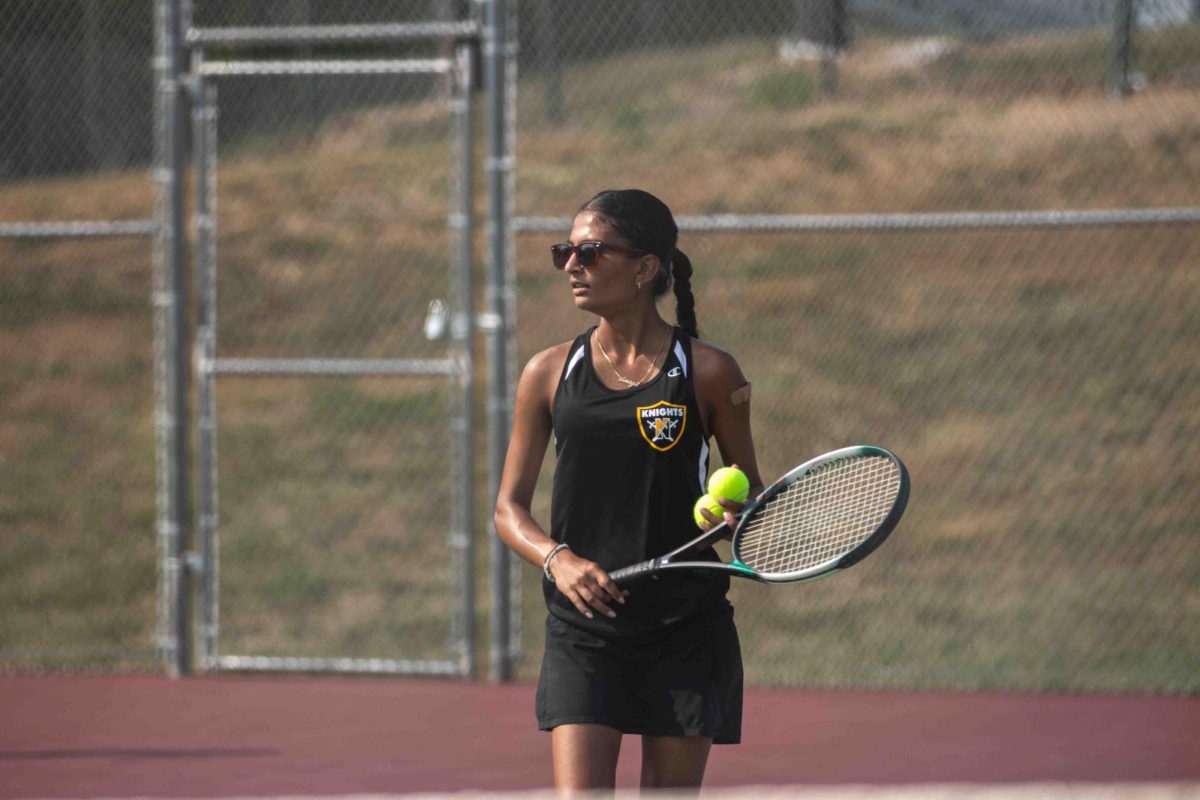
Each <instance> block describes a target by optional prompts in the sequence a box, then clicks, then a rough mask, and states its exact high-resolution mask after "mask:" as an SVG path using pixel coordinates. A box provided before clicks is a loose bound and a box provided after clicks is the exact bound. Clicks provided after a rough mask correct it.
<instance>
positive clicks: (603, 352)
mask: <svg viewBox="0 0 1200 800" xmlns="http://www.w3.org/2000/svg"><path fill="white" fill-rule="evenodd" d="M669 341H671V337H670V335H668V336H667V338H666V339H664V340H663V343H662V347H660V348H658V352H657V353H655V354H654V358H652V359H650V366H649V367H647V368H646V373H645V374H644V375H642V379H641V380H640V381H631V380H630V379H629V378H626V377H625V376H624V375H622V374H621V371H620V370H619V369H617V365H616V364H614V363H613V360H612V359H611V358H609V357H608V351H607V350H605V349H604V344H603V343H602V342H601V341H600V331H596V346H597V347H599V348H600V354H601V355H602V356H604V360H605V361H607V362H608V365H609V366H610V367H612V371H613V374H614V375H616V376H617V380H619V381H620V382H621V383H627V384H629V385H630V386H641V385H642V384H643V383H645V381H646V378H649V377H650V373H651V372H652V371H653V370H654V365H655V364H656V363H658V357H659V356H661V355H662V354H663V350H666V349H667V342H669Z"/></svg>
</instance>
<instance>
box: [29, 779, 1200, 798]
mask: <svg viewBox="0 0 1200 800" xmlns="http://www.w3.org/2000/svg"><path fill="white" fill-rule="evenodd" d="M572 797H578V798H584V800H586V798H587V797H589V796H588V795H572ZM594 797H595V798H597V800H599V798H601V797H604V798H614V795H613V794H611V793H608V794H603V793H601V794H596V795H594ZM638 797H641V798H654V800H682V798H684V797H694V795H686V794H677V793H675V792H670V791H665V792H638V791H637V790H634V789H627V790H626V789H618V790H617V792H616V795H615V800H634V798H638ZM701 798H702V800H1200V783H1014V784H975V783H937V784H911V785H904V786H874V785H872V786H853V785H842V786H747V787H741V788H711V789H705V790H704V791H703V792H702V793H701ZM23 800H48V799H43V798H24V799H23ZM88 800H159V798H157V797H153V796H138V797H120V798H118V797H102V798H100V797H97V798H88ZM176 800H556V798H555V795H554V792H553V791H550V790H532V789H531V790H524V791H505V792H480V791H463V792H450V793H441V792H439V793H429V792H424V793H416V794H346V795H280V796H277V797H261V796H258V797H240V796H229V797H223V798H211V797H210V798H182V799H176Z"/></svg>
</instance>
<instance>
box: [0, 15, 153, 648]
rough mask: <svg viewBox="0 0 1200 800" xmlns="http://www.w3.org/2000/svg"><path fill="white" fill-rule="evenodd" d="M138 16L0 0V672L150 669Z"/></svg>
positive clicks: (149, 342)
mask: <svg viewBox="0 0 1200 800" xmlns="http://www.w3.org/2000/svg"><path fill="white" fill-rule="evenodd" d="M152 18H153V8H152V6H151V5H150V4H149V3H139V2H127V1H124V0H121V1H118V0H113V1H112V2H104V3H99V2H95V3H79V2H70V3H67V2H59V3H49V2H42V1H41V0H37V1H34V0H13V1H12V2H6V3H2V4H0V665H4V666H13V667H19V668H28V669H36V668H42V667H55V668H60V669H61V668H90V667H95V666H97V665H106V666H110V667H111V666H130V667H136V668H154V667H155V666H156V662H155V652H154V626H155V614H156V610H155V585H156V580H157V563H156V561H157V553H156V544H155V537H154V506H155V467H154V464H155V460H154V451H155V447H154V412H153V409H154V380H153V374H154V368H153V365H154V334H153V325H152V314H151V303H150V297H151V290H152V285H153V279H152V274H151V252H152V248H151V241H150V238H149V236H150V234H151V233H152V231H153V224H152V222H151V217H152V215H153V205H154V203H153V188H152V185H151V182H150V180H149V175H148V164H149V161H150V157H151V153H152V150H153V130H154V117H153V114H152V100H153V93H152V91H151V86H152V82H153V78H152V75H153V73H152V69H151V58H152V54H153V39H154V29H153V19H152Z"/></svg>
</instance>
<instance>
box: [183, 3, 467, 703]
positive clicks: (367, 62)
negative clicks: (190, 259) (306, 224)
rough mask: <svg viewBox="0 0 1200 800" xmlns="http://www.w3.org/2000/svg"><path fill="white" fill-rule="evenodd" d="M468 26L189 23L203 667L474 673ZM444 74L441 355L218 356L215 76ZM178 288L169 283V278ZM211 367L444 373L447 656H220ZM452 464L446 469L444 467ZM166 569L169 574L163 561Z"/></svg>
mask: <svg viewBox="0 0 1200 800" xmlns="http://www.w3.org/2000/svg"><path fill="white" fill-rule="evenodd" d="M478 33H479V31H478V26H477V25H475V24H474V23H473V22H471V21H463V22H447V23H413V24H386V25H355V26H321V27H315V26H304V27H295V28H261V29H243V28H239V29H194V28H193V29H190V30H188V31H187V34H186V41H187V42H188V44H189V45H190V47H191V52H190V62H191V63H190V72H189V74H188V75H187V77H186V83H187V88H188V90H189V93H190V99H191V102H192V133H193V141H192V145H193V152H192V156H193V159H194V164H195V170H196V180H195V184H194V203H195V212H194V224H195V232H196V252H195V269H194V273H193V280H194V295H195V303H196V305H195V308H196V341H195V358H194V363H193V370H194V373H195V381H196V387H195V392H196V396H195V404H196V405H195V414H196V427H197V433H196V436H197V447H196V455H195V469H196V474H197V489H198V495H199V497H198V501H197V506H198V507H197V515H196V525H197V535H198V538H199V552H198V553H193V554H191V555H190V557H187V558H185V559H183V560H182V561H183V563H184V564H185V565H186V571H191V572H195V573H197V574H198V575H199V577H200V580H201V604H200V606H201V607H200V612H199V613H200V617H201V620H200V621H201V625H200V631H199V634H200V644H201V650H202V666H203V668H204V669H207V670H239V671H271V672H337V673H372V674H378V673H387V674H408V675H443V676H458V677H464V678H468V679H469V678H473V677H474V674H475V660H476V658H475V655H476V654H475V620H474V612H475V592H474V584H475V577H474V560H475V555H474V536H473V531H474V513H473V500H474V494H475V489H474V468H473V460H472V454H473V451H474V441H473V440H474V436H475V428H474V422H473V406H474V394H475V388H474V371H475V363H474V357H473V351H472V345H473V340H474V334H475V319H474V316H473V314H472V313H471V308H472V301H471V298H472V295H473V288H472V274H471V273H472V267H473V262H474V246H473V234H474V230H475V224H474V211H473V203H472V200H473V194H472V191H471V189H472V184H473V149H474V140H473V135H472V132H473V126H472V119H473V116H474V99H473V96H474V91H475V86H474V75H475V64H476V51H477V48H478ZM415 39H435V40H436V39H441V40H446V41H453V43H454V55H453V57H450V58H437V59H387V60H384V59H363V60H337V61H328V60H327V61H319V60H307V61H306V60H289V61H206V60H205V53H204V47H205V46H211V45H220V46H222V47H224V48H229V49H236V48H240V47H252V46H254V45H255V44H260V43H263V42H271V43H273V44H306V43H314V42H321V43H325V44H334V43H355V42H364V41H401V40H410V41H411V40H415ZM363 74H393V75H396V74H413V75H431V74H432V75H443V76H445V77H446V78H447V79H448V82H449V89H448V96H447V97H446V103H447V112H448V117H449V128H450V136H449V139H450V146H451V153H450V160H451V165H452V166H451V170H450V173H451V177H450V186H449V212H448V215H447V230H448V232H449V234H450V237H449V242H448V248H447V251H448V253H449V255H450V258H449V263H448V272H449V278H450V287H449V288H450V292H449V299H450V308H451V314H450V325H449V344H448V347H449V349H450V351H451V352H450V355H449V357H447V358H443V359H388V360H383V359H313V358H301V359H220V358H217V357H216V320H217V316H216V280H215V270H216V235H215V233H216V231H215V228H216V220H215V204H216V167H217V149H216V148H217V109H218V105H217V91H216V80H217V79H219V78H228V77H236V76H246V75H256V76H282V75H363ZM176 288H177V289H178V288H179V287H178V286H177V287H176ZM218 375H242V376H253V375H258V376H261V375H274V376H280V375H293V376H295V375H303V376H356V375H387V376H404V375H432V376H444V377H447V378H449V379H451V381H452V382H453V383H454V391H455V396H456V400H455V402H454V405H455V407H456V408H455V412H454V413H452V414H451V416H450V418H449V428H450V435H451V439H452V440H453V441H454V443H455V448H454V449H455V453H454V459H453V460H452V475H451V478H452V479H451V484H452V499H451V504H450V507H451V520H450V529H449V546H450V550H451V553H452V561H453V565H452V568H451V569H452V573H453V578H452V585H451V592H452V594H453V595H454V597H453V601H452V607H453V610H452V613H451V631H450V642H449V649H450V650H451V652H452V653H453V654H455V656H456V657H455V658H452V659H448V660H411V659H383V658H339V657H329V658H301V657H277V656H253V655H221V654H219V652H218V636H219V629H220V626H219V549H218V513H217V479H216V477H217V473H216V470H217V459H216V433H217V430H216V404H215V383H216V378H217V376H218ZM454 473H457V475H455V474H454ZM167 574H168V575H170V574H171V573H170V572H168V573H167ZM175 615H176V617H177V621H176V627H177V629H178V630H180V631H182V633H181V634H180V636H179V641H184V640H186V639H188V638H190V635H191V632H190V628H189V624H190V622H191V620H190V619H189V617H190V613H189V609H188V607H187V605H185V604H183V603H179V604H178V605H177V606H176V608H175ZM173 662H174V664H175V667H174V669H173V670H172V673H173V674H184V673H187V672H190V671H191V669H192V665H191V663H190V662H191V658H190V648H184V647H179V648H178V651H177V653H176V655H175V658H174V659H173Z"/></svg>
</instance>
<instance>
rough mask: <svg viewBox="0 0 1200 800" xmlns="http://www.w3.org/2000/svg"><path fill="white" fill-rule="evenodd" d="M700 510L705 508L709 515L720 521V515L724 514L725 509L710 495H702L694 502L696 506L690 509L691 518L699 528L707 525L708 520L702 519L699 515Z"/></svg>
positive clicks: (702, 516)
mask: <svg viewBox="0 0 1200 800" xmlns="http://www.w3.org/2000/svg"><path fill="white" fill-rule="evenodd" d="M702 508H707V509H708V510H709V513H711V514H712V515H713V516H714V517H716V518H717V519H721V517H722V515H724V513H725V508H724V507H723V506H722V505H721V504H720V503H718V502H717V501H716V500H714V499H713V496H712V495H711V494H706V495H702V496H701V497H700V499H699V500H697V501H696V505H695V506H693V507H692V517H693V518H694V519H695V520H696V524H697V525H699V526H700V527H701V528H703V527H704V526H705V525H708V524H709V522H708V520H706V519H705V518H704V515H703V514H701V513H700V509H702Z"/></svg>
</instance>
